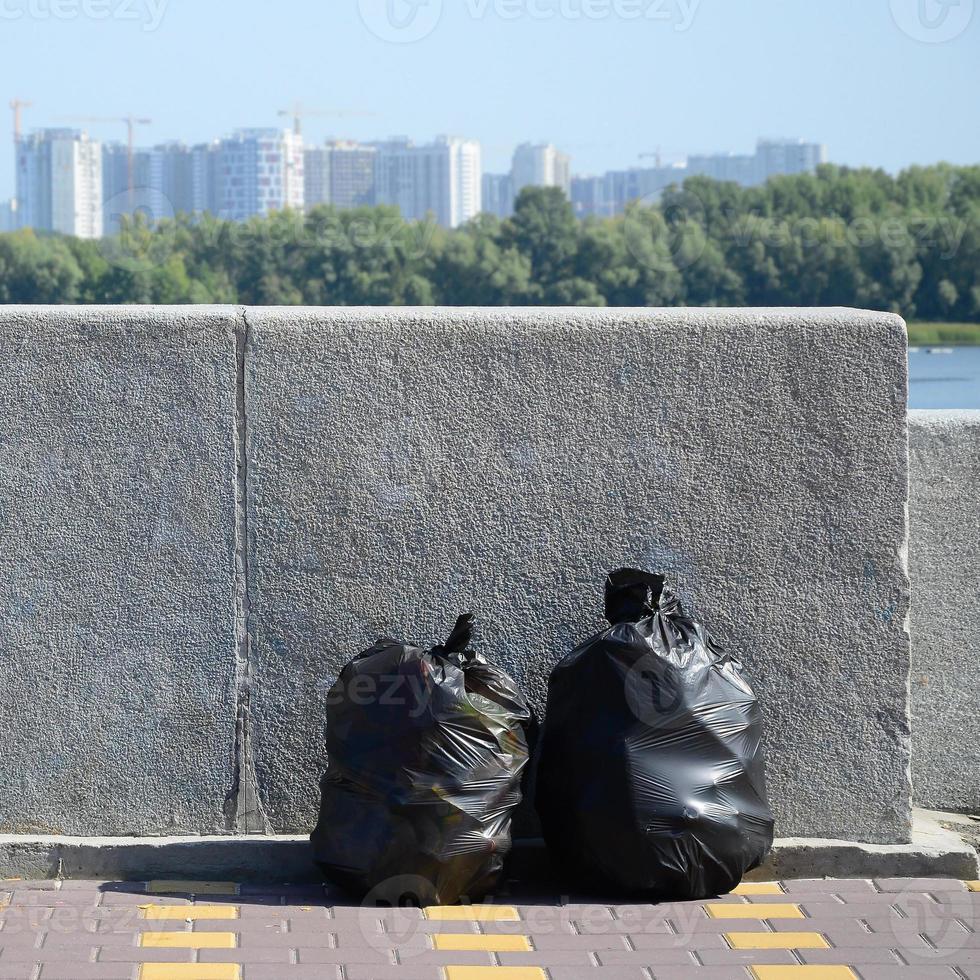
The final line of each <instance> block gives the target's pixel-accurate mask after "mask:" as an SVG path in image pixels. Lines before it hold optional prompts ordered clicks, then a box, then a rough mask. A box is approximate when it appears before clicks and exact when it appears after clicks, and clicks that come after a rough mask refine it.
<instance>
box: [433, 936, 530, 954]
mask: <svg viewBox="0 0 980 980" xmlns="http://www.w3.org/2000/svg"><path fill="white" fill-rule="evenodd" d="M432 945H433V948H434V949H444V950H449V949H452V950H460V949H465V950H475V951H483V952H486V953H530V952H531V943H530V940H529V939H528V938H527V936H507V935H504V936H481V935H478V934H477V933H460V934H456V933H450V932H437V933H435V935H433V937H432Z"/></svg>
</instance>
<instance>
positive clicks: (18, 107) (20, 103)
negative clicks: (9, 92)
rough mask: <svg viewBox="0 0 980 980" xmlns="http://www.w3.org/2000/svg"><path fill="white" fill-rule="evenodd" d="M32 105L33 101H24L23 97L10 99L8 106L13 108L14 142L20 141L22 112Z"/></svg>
mask: <svg viewBox="0 0 980 980" xmlns="http://www.w3.org/2000/svg"><path fill="white" fill-rule="evenodd" d="M33 105H34V103H33V102H25V101H24V100H23V99H11V100H10V108H11V109H13V110H14V143H15V144H17V143H19V142H20V137H21V132H22V131H21V120H22V118H23V116H22V114H23V111H24V110H25V109H30V108H32V107H33Z"/></svg>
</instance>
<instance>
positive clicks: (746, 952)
mask: <svg viewBox="0 0 980 980" xmlns="http://www.w3.org/2000/svg"><path fill="white" fill-rule="evenodd" d="M697 955H698V959H699V960H700V961H701V962H702V963H703V964H704V965H705V966H749V965H751V964H754V963H757V964H759V965H768V964H770V963H776V964H779V963H788V964H793V963H799V961H798V960H797V959H796V957H795V956H794V955H793V953H792V952H790V951H789V950H788V949H705V950H699V951H698V954H697Z"/></svg>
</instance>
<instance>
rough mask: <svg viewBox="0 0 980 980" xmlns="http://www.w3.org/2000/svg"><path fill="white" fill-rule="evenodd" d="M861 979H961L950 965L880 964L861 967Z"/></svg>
mask: <svg viewBox="0 0 980 980" xmlns="http://www.w3.org/2000/svg"><path fill="white" fill-rule="evenodd" d="M861 980H962V977H961V976H960V974H958V973H957V972H956V971H955V970H953V968H952V967H951V966H914V967H912V966H904V967H902V966H880V965H876V964H866V965H864V966H862V967H861Z"/></svg>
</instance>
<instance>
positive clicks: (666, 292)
mask: <svg viewBox="0 0 980 980" xmlns="http://www.w3.org/2000/svg"><path fill="white" fill-rule="evenodd" d="M117 231H118V233H117V234H114V235H111V236H107V237H106V238H104V239H102V240H99V241H83V240H79V239H75V238H70V237H65V236H59V235H39V234H35V233H34V232H32V231H30V230H22V231H18V232H13V233H9V234H6V235H0V303H245V304H255V305H264V304H282V305H300V304H309V305H326V306H330V305H378V306H389V305H422V306H427V305H450V306H457V305H467V306H499V305H516V306H527V305H559V306H560V305H584V306H679V305H684V306H742V305H749V306H835V305H846V306H859V307H866V308H870V309H878V310H889V311H893V312H897V313H901V314H902V315H903V316H905V317H907V318H916V319H923V320H938V321H952V320H957V321H980V166H974V167H954V166H950V165H947V164H939V165H936V166H930V167H913V168H910V169H908V170H905V171H903V172H902V173H900V174H898V175H897V176H892V175H889V174H887V173H885V172H884V171H881V170H870V169H849V168H846V167H838V166H830V165H828V166H823V167H821V168H820V169H819V170H818V171H817V173H816V174H807V175H798V176H786V177H777V178H774V179H771V180H770V181H769V182H768V183H766V184H765V185H764V186H761V187H753V188H744V187H739V186H738V185H736V184H730V183H722V182H717V181H712V180H709V179H707V178H703V177H692V178H689V179H688V180H686V181H684V183H683V185H677V186H673V187H671V188H669V189H668V190H666V191H665V192H664V193H663V194H662V195H661V197H660V199H659V200H658V201H656V202H645V201H637V202H635V203H633V204H631V205H630V206H629V207H628V209H627V211H626V213H625V214H623V215H620V216H617V217H615V218H587V219H585V220H578V219H577V218H576V217H575V215H574V213H573V210H572V206H571V204H570V203H569V202H568V201H567V200H566V198H565V197H564V195H563V194H562V193H561V191H560V190H558V189H556V188H526V189H525V190H524V191H522V193H521V194H520V197H519V199H518V201H517V203H516V208H515V213H514V215H513V217H510V218H507V219H505V220H499V219H497V218H495V217H492V216H489V215H480V216H479V217H477V218H475V219H474V220H472V221H471V222H469V223H468V224H466V225H465V226H463V227H461V228H458V229H455V230H452V231H447V230H445V229H442V228H439V227H438V226H436V225H435V224H434V223H433V222H431V221H421V222H405V221H403V220H402V219H401V217H400V216H399V213H398V211H397V210H396V209H393V208H390V207H375V208H361V209H357V210H351V211H337V210H335V209H333V208H330V207H326V206H325V207H317V208H314V209H313V210H311V211H310V212H309V213H308V214H301V213H298V212H291V211H284V212H280V213H277V214H273V215H270V216H269V217H267V218H256V219H253V220H251V221H248V222H245V223H242V224H235V223H231V222H227V221H222V220H219V219H217V218H214V217H212V216H209V215H205V216H198V217H191V216H183V215H180V216H177V217H175V218H172V219H167V220H152V218H147V217H145V216H142V215H141V214H140V213H137V214H136V216H135V217H134V218H133V219H122V220H121V221H120V222H119V227H118V229H117Z"/></svg>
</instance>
